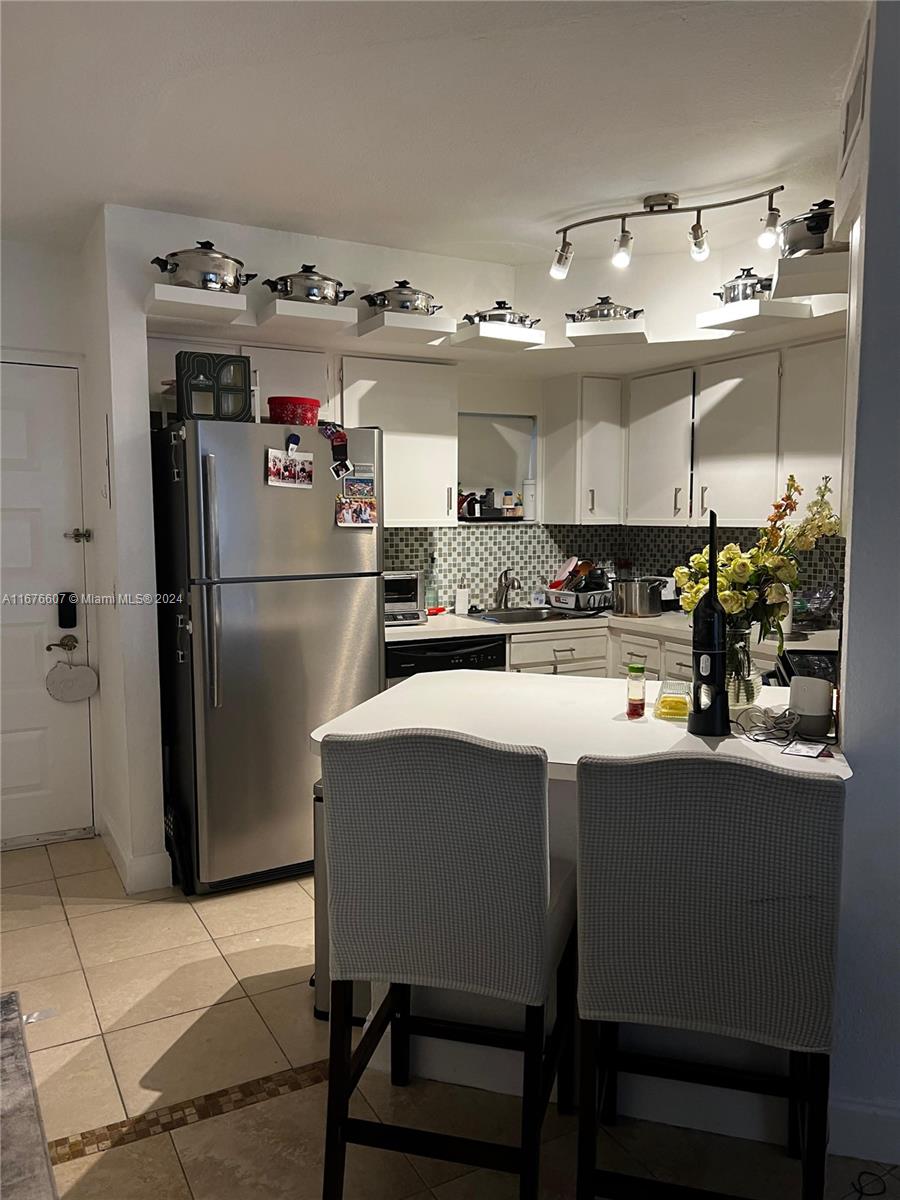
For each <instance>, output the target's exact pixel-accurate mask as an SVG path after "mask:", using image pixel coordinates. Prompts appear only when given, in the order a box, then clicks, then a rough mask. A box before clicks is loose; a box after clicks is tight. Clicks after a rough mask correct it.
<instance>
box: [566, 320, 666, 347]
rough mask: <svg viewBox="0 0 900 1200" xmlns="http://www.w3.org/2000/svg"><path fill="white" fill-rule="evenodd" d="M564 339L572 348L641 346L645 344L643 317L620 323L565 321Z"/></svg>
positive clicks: (645, 334)
mask: <svg viewBox="0 0 900 1200" xmlns="http://www.w3.org/2000/svg"><path fill="white" fill-rule="evenodd" d="M566 337H567V338H568V340H569V341H570V342H571V343H572V345H573V346H642V345H646V344H647V332H646V329H645V328H644V318H643V317H629V318H628V319H627V320H622V321H567V322H566Z"/></svg>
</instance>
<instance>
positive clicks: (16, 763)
mask: <svg viewBox="0 0 900 1200" xmlns="http://www.w3.org/2000/svg"><path fill="white" fill-rule="evenodd" d="M0 370H2V376H0V384H2V421H0V443H2V458H3V463H2V543H0V562H2V591H3V604H2V608H0V640H2V661H3V673H2V706H0V739H2V754H3V757H2V769H0V783H2V800H0V837H2V839H3V841H4V842H9V841H11V840H13V839H20V838H28V837H40V836H43V835H48V834H54V833H61V832H64V831H68V830H76V829H85V828H88V827H90V826H91V825H92V824H93V802H92V795H91V739H90V723H89V702H88V701H86V700H82V701H78V702H75V703H71V704H68V703H62V702H60V701H58V700H53V699H51V697H50V695H49V693H48V692H47V689H46V686H45V679H46V675H47V672H48V671H49V670H50V668H51V667H52V666H53V665H54V664H55V663H56V662H57V661H59V660H60V659H65V654H63V652H62V651H60V650H56V649H53V650H47V649H46V647H47V645H48V644H49V643H51V642H58V641H59V640H60V638H61V637H62V636H63V635H64V634H67V633H70V634H74V635H75V637H77V638H78V646H77V648H76V649H75V652H74V654H73V656H72V659H73V661H74V662H76V663H84V662H87V628H86V623H85V614H84V606H83V604H81V603H79V604H78V605H77V609H76V611H77V614H78V623H77V626H76V627H75V628H72V629H60V627H59V617H58V610H57V607H56V604H55V603H53V602H52V597H53V594H55V593H58V592H74V593H76V594H77V595H78V596H79V598H80V597H81V595H82V594H83V593H84V590H85V586H84V546H83V543H81V542H78V541H76V540H75V539H74V538H71V537H69V538H67V537H64V534H65V533H67V532H68V533H70V534H71V532H72V531H73V530H74V529H75V528H79V529H81V528H83V527H84V521H83V515H82V506H81V448H80V436H79V424H78V373H77V371H75V370H73V369H71V368H68V367H39V366H25V365H22V364H18V363H4V364H3V365H2V368H0ZM28 597H31V598H34V597H37V602H35V601H34V600H33V599H32V601H31V602H26V598H28ZM48 597H49V598H50V602H49V603H48V602H47V598H48Z"/></svg>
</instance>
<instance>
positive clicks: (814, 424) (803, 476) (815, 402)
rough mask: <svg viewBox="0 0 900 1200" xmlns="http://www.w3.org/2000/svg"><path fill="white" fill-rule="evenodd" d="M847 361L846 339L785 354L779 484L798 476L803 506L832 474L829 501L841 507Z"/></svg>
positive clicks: (782, 379)
mask: <svg viewBox="0 0 900 1200" xmlns="http://www.w3.org/2000/svg"><path fill="white" fill-rule="evenodd" d="M846 359H847V343H846V342H845V341H844V339H843V338H839V339H837V340H836V341H833V342H819V343H817V344H816V345H813V346H794V347H791V348H789V349H786V350H782V352H781V361H782V368H783V374H782V377H781V418H780V421H779V439H778V442H779V445H778V454H779V461H778V484H779V486H780V487H783V485H784V482H785V480H786V479H787V477H788V475H795V476H796V477H797V481H798V482H799V483H800V485H801V487H802V488H803V490H804V493H805V495H804V497H803V500H804V504H805V502H806V501H808V500H811V499H812V498H813V493H814V491H815V489H816V487H817V486H818V485H819V483H820V482H821V480H822V476H823V475H830V476H831V486H832V488H833V489H834V494H833V496H832V497H831V499H832V501H833V502H834V506H835V508H837V509H839V508H840V504H841V467H842V462H843V448H844V386H845V385H844V375H845V369H846Z"/></svg>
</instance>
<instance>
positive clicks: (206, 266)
mask: <svg viewBox="0 0 900 1200" xmlns="http://www.w3.org/2000/svg"><path fill="white" fill-rule="evenodd" d="M150 261H151V263H153V265H154V266H155V267H159V269H160V271H161V272H162V273H163V275H168V276H169V279H168V281H167V282H168V283H171V284H174V285H175V287H192V288H204V289H205V290H206V291H208V292H239V291H240V290H241V288H242V287H243V286H244V285H245V284H248V283H249V282H250V280H251V279H255V278H256V274H255V272H252V273H250V274H245V273H244V264H243V263H242V262H241V260H240V259H239V258H234V256H233V255H231V254H223V252H222V251H221V250H216V248H215V245H214V243H213V242H198V243H197V245H196V246H193V247H192V248H191V249H190V250H173V251H172V252H171V253H170V254H167V255H166V257H165V258H159V257H157V258H151V259H150Z"/></svg>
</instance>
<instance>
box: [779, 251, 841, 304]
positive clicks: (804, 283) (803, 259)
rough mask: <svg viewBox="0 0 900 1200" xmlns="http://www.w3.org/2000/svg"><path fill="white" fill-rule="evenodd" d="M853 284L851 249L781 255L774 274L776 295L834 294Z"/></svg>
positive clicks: (780, 297)
mask: <svg viewBox="0 0 900 1200" xmlns="http://www.w3.org/2000/svg"><path fill="white" fill-rule="evenodd" d="M849 287H850V251H849V250H834V251H830V252H826V253H825V254H802V255H800V257H799V258H780V259H779V260H778V264H777V266H776V267H775V273H774V275H773V277H772V299H773V300H790V299H792V298H794V297H799V296H830V295H834V294H835V293H839V292H847V291H848V289H849Z"/></svg>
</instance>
